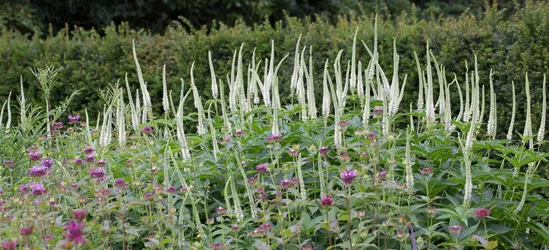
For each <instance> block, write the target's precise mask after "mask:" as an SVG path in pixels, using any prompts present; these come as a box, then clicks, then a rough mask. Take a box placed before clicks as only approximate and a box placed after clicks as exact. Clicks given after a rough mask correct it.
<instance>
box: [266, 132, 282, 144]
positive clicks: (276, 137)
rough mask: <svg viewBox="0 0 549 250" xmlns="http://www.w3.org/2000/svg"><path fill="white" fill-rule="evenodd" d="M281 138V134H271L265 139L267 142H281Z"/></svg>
mask: <svg viewBox="0 0 549 250" xmlns="http://www.w3.org/2000/svg"><path fill="white" fill-rule="evenodd" d="M281 138H282V135H281V134H271V135H269V136H267V138H266V139H265V141H266V142H267V143H275V142H279V141H280V139H281Z"/></svg>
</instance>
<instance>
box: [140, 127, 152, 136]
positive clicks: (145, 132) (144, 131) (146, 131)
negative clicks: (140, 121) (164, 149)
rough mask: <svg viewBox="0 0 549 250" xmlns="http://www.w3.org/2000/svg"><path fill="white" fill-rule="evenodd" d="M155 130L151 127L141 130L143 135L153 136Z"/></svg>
mask: <svg viewBox="0 0 549 250" xmlns="http://www.w3.org/2000/svg"><path fill="white" fill-rule="evenodd" d="M152 132H153V129H152V127H151V126H145V127H143V129H141V133H143V134H152Z"/></svg>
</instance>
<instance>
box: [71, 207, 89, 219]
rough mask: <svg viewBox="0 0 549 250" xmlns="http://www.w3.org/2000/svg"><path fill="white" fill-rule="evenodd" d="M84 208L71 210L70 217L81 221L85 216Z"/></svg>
mask: <svg viewBox="0 0 549 250" xmlns="http://www.w3.org/2000/svg"><path fill="white" fill-rule="evenodd" d="M86 213H87V211H86V209H75V210H72V217H73V218H74V219H75V220H77V221H83V220H84V219H85V218H86Z"/></svg>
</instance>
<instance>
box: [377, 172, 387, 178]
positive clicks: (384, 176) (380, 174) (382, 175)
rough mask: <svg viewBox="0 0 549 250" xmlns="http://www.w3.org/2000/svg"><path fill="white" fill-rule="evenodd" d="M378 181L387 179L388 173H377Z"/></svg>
mask: <svg viewBox="0 0 549 250" xmlns="http://www.w3.org/2000/svg"><path fill="white" fill-rule="evenodd" d="M376 177H377V178H378V179H385V178H386V177H387V172H385V171H381V172H379V173H377V176H376Z"/></svg>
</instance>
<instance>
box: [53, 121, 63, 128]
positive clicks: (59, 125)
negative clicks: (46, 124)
mask: <svg viewBox="0 0 549 250" xmlns="http://www.w3.org/2000/svg"><path fill="white" fill-rule="evenodd" d="M53 127H54V128H57V129H59V128H63V123H62V122H54V123H53Z"/></svg>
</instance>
